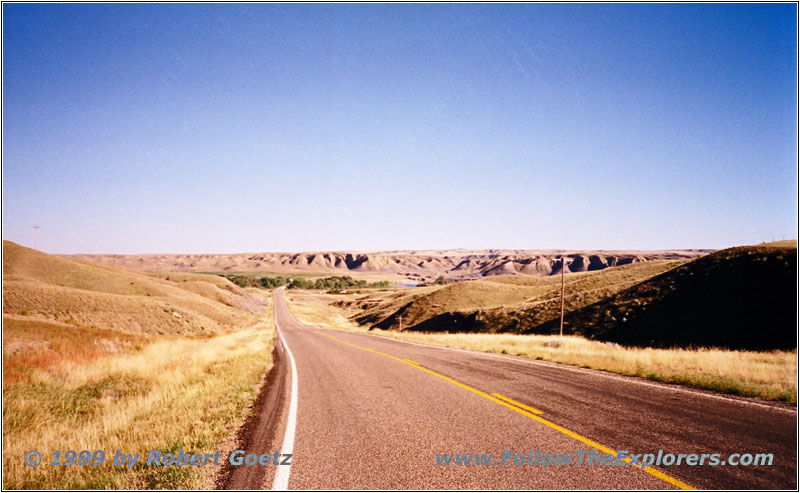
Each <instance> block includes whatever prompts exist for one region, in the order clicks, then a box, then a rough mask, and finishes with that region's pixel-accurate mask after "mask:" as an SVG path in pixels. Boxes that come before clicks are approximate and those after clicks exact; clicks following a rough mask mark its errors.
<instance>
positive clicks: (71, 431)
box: [3, 242, 274, 489]
mask: <svg viewBox="0 0 800 493" xmlns="http://www.w3.org/2000/svg"><path fill="white" fill-rule="evenodd" d="M3 247H4V248H3V257H4V295H5V296H4V306H3V312H4V313H3V487H4V488H7V489H48V488H58V489H65V488H66V489H108V488H115V489H190V488H200V489H203V488H209V487H211V486H212V485H211V479H212V476H213V474H214V473H215V472H216V470H215V468H213V467H155V466H153V467H145V466H143V464H142V461H143V458H145V456H146V454H147V452H148V451H149V450H161V451H162V452H164V453H167V452H176V451H177V450H179V449H183V450H184V452H187V453H197V452H200V453H213V452H215V451H216V450H221V449H225V447H226V445H225V444H229V443H230V441H231V436H232V435H233V434H234V433H235V431H236V430H237V429H238V428H239V426H240V424H241V423H242V422H243V421H244V418H245V412H246V409H247V408H248V406H249V405H251V404H252V402H253V401H254V399H255V397H256V395H257V390H258V387H259V385H260V384H261V383H262V382H263V378H264V375H265V373H266V372H267V370H268V369H269V367H270V366H271V356H270V355H271V351H272V345H273V335H274V319H273V310H272V301H271V293H269V292H265V291H260V292H247V291H244V290H241V289H239V288H238V287H236V286H233V285H232V284H230V283H229V282H228V281H226V280H225V279H222V278H218V277H214V276H201V275H195V274H179V275H173V274H163V275H160V274H154V275H150V276H147V275H141V274H137V273H133V272H129V271H124V270H121V269H114V268H100V267H97V266H93V265H90V264H88V263H84V264H81V263H77V262H73V261H68V260H64V259H59V258H56V257H52V256H49V255H45V254H42V253H40V252H36V251H33V250H30V249H24V248H23V247H19V246H18V245H14V244H9V242H4V245H3ZM43 266H44V267H43ZM167 278H169V280H168V279H167ZM165 308H167V309H168V310H169V311H168V312H165V311H164V309H165ZM176 313H177V314H178V315H180V316H176V315H175V314H176ZM162 314H163V315H162ZM30 449H36V450H38V451H39V452H41V453H42V455H43V456H44V460H45V461H51V460H52V458H53V452H54V451H55V450H61V451H62V453H63V452H64V451H66V450H69V449H72V450H76V451H80V450H89V451H95V450H103V451H104V452H105V454H106V461H105V463H104V464H103V465H101V466H84V467H79V466H71V467H56V466H40V467H37V468H35V469H34V468H29V467H26V466H25V465H24V463H23V454H24V453H25V451H27V450H30ZM115 450H120V451H122V452H123V453H133V454H137V453H138V454H142V458H140V460H139V463H138V464H137V465H136V467H135V468H134V469H133V470H130V471H129V470H127V469H124V468H120V467H114V466H111V465H110V462H111V460H112V457H113V454H114V451H115ZM223 459H224V457H223Z"/></svg>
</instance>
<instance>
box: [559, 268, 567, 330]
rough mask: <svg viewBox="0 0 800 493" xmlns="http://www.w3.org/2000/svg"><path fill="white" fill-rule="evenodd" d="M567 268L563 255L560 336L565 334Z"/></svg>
mask: <svg viewBox="0 0 800 493" xmlns="http://www.w3.org/2000/svg"><path fill="white" fill-rule="evenodd" d="M566 269H567V264H566V260H565V259H564V256H563V255H562V256H561V327H560V328H559V329H558V336H559V337H563V335H564V271H565V270H566Z"/></svg>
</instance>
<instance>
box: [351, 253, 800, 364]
mask: <svg viewBox="0 0 800 493" xmlns="http://www.w3.org/2000/svg"><path fill="white" fill-rule="evenodd" d="M796 273H797V247H796V243H793V242H779V243H775V244H765V245H758V246H749V247H736V248H730V249H726V250H721V251H719V252H715V253H712V254H709V255H706V256H703V257H700V258H697V259H694V260H691V261H680V260H678V261H649V262H641V263H634V264H630V265H625V266H618V267H611V268H607V269H604V270H599V271H589V272H582V273H576V274H569V275H567V276H566V303H565V304H566V316H565V322H564V325H565V329H564V332H565V334H577V335H582V336H585V337H587V338H590V339H598V340H603V341H611V342H617V343H620V344H624V345H632V346H648V347H672V346H678V347H691V346H714V347H725V348H731V349H756V350H762V349H793V348H795V347H797V337H796V332H795V328H796V308H797V306H796V296H797V291H796ZM560 303H561V301H560V278H559V277H531V276H498V277H488V278H485V279H482V280H478V281H469V282H460V283H455V284H450V285H447V286H444V287H428V288H423V289H417V290H404V291H397V292H391V291H386V292H378V293H372V294H368V295H365V296H361V297H359V298H356V299H355V300H353V301H342V302H339V303H338V305H339V306H340V307H342V308H345V309H347V310H348V311H349V313H350V316H351V319H352V320H354V321H356V322H357V323H359V324H362V325H367V326H369V327H371V328H380V329H390V330H397V329H401V328H402V330H407V331H421V332H451V333H452V332H480V333H522V334H553V333H556V334H557V333H558V330H559V317H560V308H561V305H560Z"/></svg>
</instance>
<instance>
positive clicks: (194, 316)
mask: <svg viewBox="0 0 800 493" xmlns="http://www.w3.org/2000/svg"><path fill="white" fill-rule="evenodd" d="M259 310H260V303H259V301H258V300H257V299H256V298H254V297H253V296H251V295H250V294H249V293H247V292H245V291H244V290H242V289H241V288H239V287H237V286H235V285H233V284H232V283H230V282H228V281H227V280H225V279H222V278H220V277H218V276H211V275H201V274H184V273H180V274H141V273H136V272H131V271H128V270H125V269H118V268H115V267H109V266H101V265H96V264H91V263H90V262H87V261H74V260H67V259H64V258H61V257H57V256H53V255H47V254H45V253H42V252H39V251H36V250H32V249H30V248H25V247H23V246H20V245H17V244H16V243H12V242H10V241H4V242H3V313H4V314H16V315H22V316H29V317H34V318H39V319H46V320H50V321H55V322H63V323H69V324H73V325H78V326H86V327H95V328H104V329H112V330H117V331H121V332H126V333H137V334H187V335H200V334H205V335H212V334H216V333H222V332H226V331H229V330H231V329H232V328H233V327H234V326H238V325H243V324H247V323H248V322H249V323H252V322H253V321H254V320H255V318H254V315H255V314H256V313H258V311H259ZM11 323H15V322H13V321H12V322H11Z"/></svg>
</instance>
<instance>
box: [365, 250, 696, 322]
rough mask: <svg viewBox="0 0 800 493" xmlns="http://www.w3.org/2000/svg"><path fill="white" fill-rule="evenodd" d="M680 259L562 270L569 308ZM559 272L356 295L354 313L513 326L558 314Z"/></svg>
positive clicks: (383, 319) (384, 319)
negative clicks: (548, 274) (568, 272)
mask: <svg viewBox="0 0 800 493" xmlns="http://www.w3.org/2000/svg"><path fill="white" fill-rule="evenodd" d="M682 262H683V261H680V260H678V261H650V262H640V263H634V264H628V265H623V266H619V267H610V268H607V269H603V270H600V271H590V272H581V273H575V274H568V275H567V276H566V281H565V282H566V285H567V292H568V293H569V296H568V298H567V308H568V309H577V308H580V307H583V306H585V305H588V304H591V303H594V302H596V301H598V300H600V299H602V298H604V297H606V296H609V295H610V294H612V293H615V292H617V291H620V290H622V289H625V288H627V287H630V286H632V285H634V284H636V283H638V282H641V281H643V280H645V279H648V278H650V277H653V276H655V275H658V274H661V273H663V272H665V271H667V270H669V269H670V268H673V267H675V266H677V265H680V264H681V263H682ZM560 296H561V278H560V276H555V277H532V276H494V277H490V278H486V279H482V280H479V281H466V282H459V283H455V284H449V285H446V286H443V287H427V288H418V289H414V290H410V291H409V290H405V291H400V292H398V293H392V292H384V293H376V294H374V295H368V296H364V297H362V298H359V299H358V300H356V301H355V302H353V303H352V304H353V305H354V306H357V307H360V308H361V310H362V311H361V313H359V314H357V315H356V316H355V317H354V319H355V320H356V321H357V322H358V323H360V324H368V325H370V326H372V327H375V328H380V329H397V328H399V326H400V317H402V323H403V328H404V329H407V330H421V331H430V332H439V331H447V332H517V331H519V330H520V329H521V328H523V327H526V326H534V325H538V324H540V323H542V322H545V321H547V320H549V319H550V318H552V317H554V316H557V314H558V313H560V310H561V301H560V300H561V298H560Z"/></svg>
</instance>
